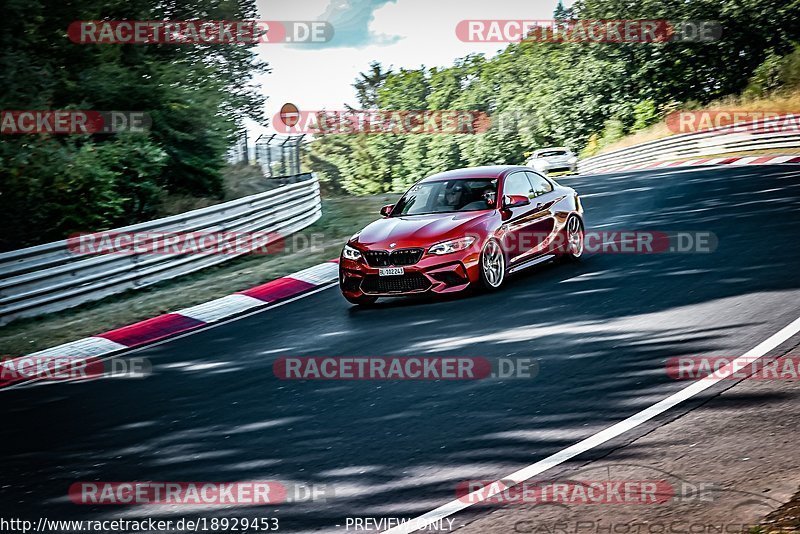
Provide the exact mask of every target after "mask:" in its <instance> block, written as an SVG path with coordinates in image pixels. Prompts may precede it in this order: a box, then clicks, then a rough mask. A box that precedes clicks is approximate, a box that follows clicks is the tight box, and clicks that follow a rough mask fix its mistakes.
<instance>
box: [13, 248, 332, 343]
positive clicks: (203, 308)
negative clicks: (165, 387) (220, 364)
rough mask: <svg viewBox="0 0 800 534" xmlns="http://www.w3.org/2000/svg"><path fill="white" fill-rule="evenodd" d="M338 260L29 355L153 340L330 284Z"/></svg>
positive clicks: (165, 337)
mask: <svg viewBox="0 0 800 534" xmlns="http://www.w3.org/2000/svg"><path fill="white" fill-rule="evenodd" d="M338 263H339V260H338V259H337V260H331V261H328V262H325V263H321V264H319V265H315V266H313V267H309V268H308V269H303V270H302V271H298V272H296V273H293V274H290V275H288V276H284V277H283V278H278V279H277V280H272V281H270V282H267V283H266V284H262V285H260V286H256V287H252V288H250V289H247V290H244V291H239V292H237V293H234V294H233V295H228V296H225V297H221V298H218V299H214V300H211V301H208V302H204V303H203V304H198V305H196V306H192V307H190V308H184V309H182V310H178V311H176V312H173V313H167V314H164V315H159V316H158V317H153V318H152V319H147V320H145V321H141V322H138V323H134V324H131V325H128V326H123V327H122V328H117V329H115V330H110V331H108V332H103V333H102V334H97V335H95V336H91V337H87V338H83V339H78V340H76V341H71V342H69V343H64V344H63V345H58V346H56V347H52V348H49V349H45V350H41V351H38V352H34V353H33V354H28V356H44V357H47V356H53V357H55V356H68V357H98V356H104V355H107V354H111V353H114V352H118V351H121V350H125V349H130V348H134V347H140V346H143V345H148V344H150V343H155V342H156V341H161V340H164V339H167V338H170V337H173V336H176V335H178V334H182V333H184V332H188V331H190V330H195V329H198V328H202V327H204V326H206V325H208V324H211V323H215V322H218V321H221V320H223V319H228V318H230V317H234V316H236V315H240V314H242V313H244V312H246V311H250V310H254V309H256V308H261V307H266V306H269V305H271V304H274V303H276V302H279V301H282V300H286V299H289V298H292V297H295V296H298V295H301V294H303V293H306V292H309V291H311V290H313V289H316V288H318V287H321V286H324V285H326V284H329V283H331V282H333V281H335V280H336V279H337V278H338V276H339V265H338Z"/></svg>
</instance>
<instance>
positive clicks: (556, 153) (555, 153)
mask: <svg viewBox="0 0 800 534" xmlns="http://www.w3.org/2000/svg"><path fill="white" fill-rule="evenodd" d="M566 155H567V151H566V150H548V151H546V152H539V154H538V155H537V156H536V157H537V158H550V157H553V156H566Z"/></svg>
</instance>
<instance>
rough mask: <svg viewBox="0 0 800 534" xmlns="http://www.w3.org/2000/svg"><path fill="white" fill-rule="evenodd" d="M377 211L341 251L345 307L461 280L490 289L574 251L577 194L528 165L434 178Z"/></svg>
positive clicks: (580, 241) (455, 286)
mask: <svg viewBox="0 0 800 534" xmlns="http://www.w3.org/2000/svg"><path fill="white" fill-rule="evenodd" d="M381 215H383V218H382V219H379V220H377V221H375V222H373V223H371V224H369V225H368V226H367V227H366V228H364V229H363V230H361V231H360V232H358V233H357V234H355V235H354V236H353V237H352V238H350V241H348V242H347V244H346V245H345V246H344V249H343V250H342V256H341V259H340V262H339V286H340V288H341V290H342V294H343V295H344V297H345V298H346V299H347V300H348V301H350V302H352V303H354V304H372V303H374V302H375V301H376V300H377V299H378V297H390V296H391V297H394V296H398V295H412V294H419V293H425V292H428V291H432V292H434V293H451V292H456V291H461V290H464V289H466V288H467V287H469V286H471V285H478V286H482V287H484V288H486V289H489V290H493V289H497V288H499V287H500V286H501V285H502V284H503V282H504V281H505V279H506V276H507V275H509V274H511V273H514V272H516V271H519V270H521V269H524V268H526V267H530V266H532V265H536V264H537V263H541V262H543V261H546V260H549V259H552V258H556V257H563V258H566V259H572V260H575V259H577V258H579V257H580V256H581V254H582V253H583V246H584V225H583V208H582V207H581V203H580V200H579V198H578V194H577V193H576V192H575V190H574V189H571V188H569V187H564V186H562V185H559V184H558V183H556V182H555V181H554V180H552V179H550V178H546V177H544V176H542V175H541V174H539V173H537V172H536V171H534V170H533V169H531V168H530V167H519V166H512V165H499V166H491V167H474V168H468V169H458V170H453V171H447V172H442V173H439V174H434V175H433V176H429V177H427V178H425V179H423V180H421V181H419V182H417V183H416V184H414V185H413V186H412V187H411V188H410V189H409V190H408V191H406V193H405V194H404V195H403V196H402V198H401V199H400V200H399V201H398V202H397V204H394V205H388V206H384V207H383V208H381Z"/></svg>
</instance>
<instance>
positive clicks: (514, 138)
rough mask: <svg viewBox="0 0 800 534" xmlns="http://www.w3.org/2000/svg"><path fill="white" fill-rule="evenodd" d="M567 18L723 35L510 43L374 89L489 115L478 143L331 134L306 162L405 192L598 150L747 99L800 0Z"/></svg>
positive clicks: (597, 0)
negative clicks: (667, 117)
mask: <svg viewBox="0 0 800 534" xmlns="http://www.w3.org/2000/svg"><path fill="white" fill-rule="evenodd" d="M562 8H563V5H562ZM564 11H565V10H564V9H561V10H560V12H559V13H557V14H556V15H557V16H556V18H563V17H564ZM570 15H571V16H574V17H576V18H578V19H591V20H594V19H667V20H670V21H680V20H715V21H719V22H720V24H721V25H722V28H723V32H722V35H721V37H720V38H719V39H718V40H716V41H709V42H690V43H681V42H665V43H648V44H636V43H591V44H590V43H544V42H523V43H512V44H509V45H508V46H507V47H506V48H505V49H504V50H502V51H501V52H500V53H498V54H497V55H496V56H494V57H492V58H489V59H487V58H485V57H483V56H481V55H470V56H467V57H464V58H461V59H459V60H456V61H455V63H454V64H453V65H452V66H450V67H446V68H439V67H436V68H425V67H421V68H419V69H400V70H399V71H393V72H390V73H388V74H386V76H385V77H383V76H381V77H380V80H379V81H376V83H375V84H374V93H375V94H377V99H376V104H377V106H378V107H379V108H381V109H387V110H417V109H428V110H441V109H458V110H476V111H484V112H487V113H489V114H490V115H491V116H492V117H493V124H492V127H491V128H490V129H489V130H488V131H487V132H485V133H481V134H476V135H443V134H436V135H427V134H424V135H386V134H374V135H326V136H321V137H319V138H317V139H316V140H315V141H314V143H312V148H311V155H310V161H311V162H312V164H313V162H315V161H316V162H317V163H316V164H319V165H320V167H315V168H319V169H323V172H324V175H325V176H326V178H327V179H329V180H331V181H332V182H335V183H336V185H335V187H337V188H341V189H344V190H345V191H348V192H351V193H355V194H368V193H375V192H380V191H389V190H400V189H403V188H404V187H406V186H408V185H409V184H411V183H413V182H414V181H415V180H418V179H420V178H422V177H424V176H427V175H429V174H431V173H433V172H435V171H438V170H444V169H450V168H454V167H459V166H464V165H470V166H473V165H485V164H493V163H512V164H517V163H522V162H523V161H524V159H525V156H524V154H525V153H526V152H530V151H532V150H535V149H536V148H539V147H544V146H568V147H570V148H572V149H574V150H578V151H582V153H583V154H588V153H593V152H595V151H597V150H599V149H600V148H601V147H602V146H603V145H606V144H608V143H611V142H613V140H614V139H617V138H619V137H620V136H622V135H626V134H627V133H629V132H632V131H634V130H639V129H642V128H645V127H647V126H649V125H652V124H654V123H656V122H658V121H659V120H660V118H661V117H663V115H664V114H665V113H668V112H669V111H670V110H672V109H675V107H676V105H677V104H678V103H681V102H689V101H692V102H695V103H696V105H697V106H699V107H702V106H704V105H707V104H708V103H709V102H712V101H716V100H719V99H720V98H722V97H724V96H726V95H733V94H739V93H741V92H742V91H743V90H744V89H745V87H746V86H747V83H748V78H749V77H750V76H752V75H753V74H754V73H756V71H757V69H759V68H760V67H759V65H761V64H762V63H763V62H764V61H765V60H768V58H769V57H770V54H774V55H775V56H776V57H780V58H782V57H783V56H785V55H786V54H789V53H790V52H792V50H793V49H794V46H793V43H794V42H795V41H797V40H798V39H800V3H798V2H797V1H791V2H784V3H779V4H776V3H775V2H774V1H772V0H693V1H692V2H686V1H684V0H578V1H576V2H575V3H574V4H573V5H572V6H571V8H570ZM789 57H790V58H792V59H784V60H781V67H780V68H781V73H782V74H781V79H780V83H788V80H790V79H795V80H796V79H798V78H800V55H794V54H793V55H791V56H789ZM370 69H371V70H370V71H369V72H368V73H367V74H364V75H362V77H361V78H360V79H375V80H377V78H376V77H375V76H374V74H375V73H376V72H380V73H384V72H385V71H384V70H383V69H382V68H381V67H380V65H376V64H374V63H373V64H371V65H370ZM789 73H793V74H791V75H790V74H789ZM792 76H793V77H792ZM371 87H372V86H371ZM370 102H371V101H370ZM368 103H369V102H368ZM362 104H363V102H362ZM334 167H335V169H334Z"/></svg>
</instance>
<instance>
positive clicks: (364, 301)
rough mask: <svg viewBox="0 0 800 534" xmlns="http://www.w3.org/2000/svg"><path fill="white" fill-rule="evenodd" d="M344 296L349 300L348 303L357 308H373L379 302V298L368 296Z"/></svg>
mask: <svg viewBox="0 0 800 534" xmlns="http://www.w3.org/2000/svg"><path fill="white" fill-rule="evenodd" d="M342 296H343V297H344V298H346V299H347V302H349V303H350V304H355V305H356V306H372V305H373V304H375V302H376V301H377V300H378V297H370V296H368V295H362V296H360V297H348V296H347V295H344V294H342Z"/></svg>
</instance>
